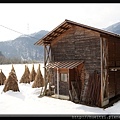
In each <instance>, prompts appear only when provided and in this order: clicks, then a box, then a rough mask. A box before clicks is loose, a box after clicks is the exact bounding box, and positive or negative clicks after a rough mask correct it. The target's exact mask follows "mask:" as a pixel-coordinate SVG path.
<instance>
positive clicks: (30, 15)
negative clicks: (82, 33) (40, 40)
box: [0, 3, 120, 41]
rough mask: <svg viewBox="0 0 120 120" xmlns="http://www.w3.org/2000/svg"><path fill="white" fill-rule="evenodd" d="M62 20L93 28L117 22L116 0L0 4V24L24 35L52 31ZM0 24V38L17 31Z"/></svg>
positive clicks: (119, 8)
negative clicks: (113, 1) (110, 0)
mask: <svg viewBox="0 0 120 120" xmlns="http://www.w3.org/2000/svg"><path fill="white" fill-rule="evenodd" d="M65 19H68V20H72V21H75V22H78V23H81V24H85V25H89V26H92V27H96V28H100V29H101V28H106V27H108V26H110V25H112V24H114V23H117V22H120V4H119V3H0V25H2V26H5V27H8V28H10V29H13V30H16V31H18V32H21V33H23V34H31V33H34V32H38V31H40V30H48V31H51V30H52V29H54V28H55V27H56V26H57V25H59V24H60V23H61V22H63V21H64V20H65ZM2 26H0V33H1V34H0V41H4V40H12V39H15V38H16V37H18V36H20V35H21V34H20V33H17V32H14V31H11V30H9V29H6V28H4V27H2Z"/></svg>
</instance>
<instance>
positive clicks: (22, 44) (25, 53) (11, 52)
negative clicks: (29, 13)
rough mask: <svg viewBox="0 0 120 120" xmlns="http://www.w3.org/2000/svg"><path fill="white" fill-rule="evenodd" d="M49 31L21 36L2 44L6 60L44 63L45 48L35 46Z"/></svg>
mask: <svg viewBox="0 0 120 120" xmlns="http://www.w3.org/2000/svg"><path fill="white" fill-rule="evenodd" d="M47 33H48V31H45V30H41V31H39V32H36V33H33V34H30V35H26V36H25V35H21V36H20V37H18V38H16V39H14V40H11V41H4V42H0V51H1V52H2V54H3V55H4V56H5V57H6V58H20V59H22V60H35V61H43V55H44V54H43V47H42V46H37V45H34V43H35V42H37V41H38V40H39V39H40V38H42V37H43V36H44V35H45V34H47Z"/></svg>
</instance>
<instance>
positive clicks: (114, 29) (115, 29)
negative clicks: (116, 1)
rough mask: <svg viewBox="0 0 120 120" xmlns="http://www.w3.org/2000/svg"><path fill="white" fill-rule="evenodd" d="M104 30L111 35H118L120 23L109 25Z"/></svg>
mask: <svg viewBox="0 0 120 120" xmlns="http://www.w3.org/2000/svg"><path fill="white" fill-rule="evenodd" d="M104 30H106V31H109V32H112V33H116V34H120V22H118V23H115V24H113V25H110V26H108V27H107V28H104Z"/></svg>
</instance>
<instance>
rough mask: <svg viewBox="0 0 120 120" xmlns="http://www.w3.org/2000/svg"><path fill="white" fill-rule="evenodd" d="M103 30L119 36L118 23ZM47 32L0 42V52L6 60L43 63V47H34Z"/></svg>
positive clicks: (43, 31)
mask: <svg viewBox="0 0 120 120" xmlns="http://www.w3.org/2000/svg"><path fill="white" fill-rule="evenodd" d="M103 30H106V31H109V32H113V33H116V34H120V22H118V23H115V24H113V25H111V26H108V27H107V28H103ZM48 32H49V31H45V30H41V31H39V32H35V33H33V34H30V35H26V36H25V35H21V36H20V37H18V38H16V39H14V40H11V41H4V42H0V51H1V53H2V54H3V55H4V56H5V57H7V58H20V59H22V60H32V61H43V56H44V53H43V46H37V45H34V43H35V42H37V41H38V40H39V39H40V38H42V37H43V36H44V35H46V34H47V33H48Z"/></svg>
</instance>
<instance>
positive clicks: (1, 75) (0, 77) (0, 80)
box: [0, 69, 6, 85]
mask: <svg viewBox="0 0 120 120" xmlns="http://www.w3.org/2000/svg"><path fill="white" fill-rule="evenodd" d="M5 80H6V76H5V75H4V73H3V72H2V69H1V70H0V85H4V83H5Z"/></svg>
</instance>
